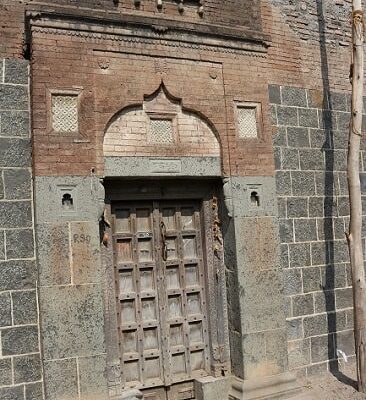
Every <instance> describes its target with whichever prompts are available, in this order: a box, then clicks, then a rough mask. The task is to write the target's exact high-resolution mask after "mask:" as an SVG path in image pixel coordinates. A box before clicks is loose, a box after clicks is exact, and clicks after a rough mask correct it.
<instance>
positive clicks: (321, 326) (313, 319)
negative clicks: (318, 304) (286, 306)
mask: <svg viewBox="0 0 366 400" xmlns="http://www.w3.org/2000/svg"><path fill="white" fill-rule="evenodd" d="M303 323H304V335H305V337H310V336H319V335H324V334H326V333H327V332H328V320H327V314H317V315H312V316H309V317H304V322H303Z"/></svg>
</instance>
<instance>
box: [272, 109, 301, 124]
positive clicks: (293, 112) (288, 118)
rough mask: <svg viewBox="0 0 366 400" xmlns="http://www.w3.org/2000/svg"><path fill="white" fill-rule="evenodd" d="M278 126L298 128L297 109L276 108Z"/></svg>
mask: <svg viewBox="0 0 366 400" xmlns="http://www.w3.org/2000/svg"><path fill="white" fill-rule="evenodd" d="M277 123H278V125H290V126H299V123H298V109H297V108H296V107H282V106H277Z"/></svg>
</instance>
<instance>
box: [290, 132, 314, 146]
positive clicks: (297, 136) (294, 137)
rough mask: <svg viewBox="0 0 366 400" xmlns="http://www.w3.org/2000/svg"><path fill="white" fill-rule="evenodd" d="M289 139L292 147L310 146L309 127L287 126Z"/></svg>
mask: <svg viewBox="0 0 366 400" xmlns="http://www.w3.org/2000/svg"><path fill="white" fill-rule="evenodd" d="M287 141H288V145H289V146H290V147H296V148H303V147H310V141H309V129H308V128H295V127H288V128H287Z"/></svg>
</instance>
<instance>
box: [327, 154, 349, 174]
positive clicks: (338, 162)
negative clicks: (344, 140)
mask: <svg viewBox="0 0 366 400" xmlns="http://www.w3.org/2000/svg"><path fill="white" fill-rule="evenodd" d="M324 154H325V167H326V169H327V170H328V171H346V170H347V151H346V150H325V152H324Z"/></svg>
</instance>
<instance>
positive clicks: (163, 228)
mask: <svg viewBox="0 0 366 400" xmlns="http://www.w3.org/2000/svg"><path fill="white" fill-rule="evenodd" d="M160 229H161V240H162V242H163V245H162V251H161V257H162V258H163V260H164V261H166V260H167V258H168V249H167V245H166V226H165V224H164V222H163V221H161V222H160Z"/></svg>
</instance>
